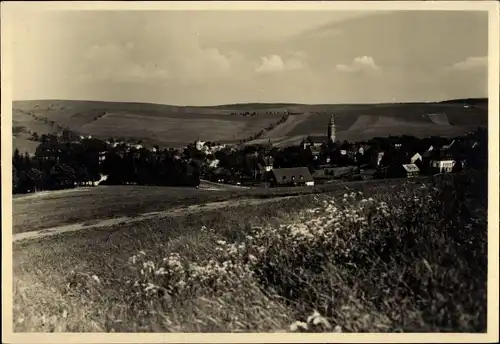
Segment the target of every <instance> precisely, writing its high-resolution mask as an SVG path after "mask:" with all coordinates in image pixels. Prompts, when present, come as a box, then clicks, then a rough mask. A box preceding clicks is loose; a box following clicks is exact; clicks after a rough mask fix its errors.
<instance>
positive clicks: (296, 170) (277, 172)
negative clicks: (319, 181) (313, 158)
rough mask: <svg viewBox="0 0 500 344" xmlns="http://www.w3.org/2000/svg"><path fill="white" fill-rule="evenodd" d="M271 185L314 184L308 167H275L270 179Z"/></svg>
mask: <svg viewBox="0 0 500 344" xmlns="http://www.w3.org/2000/svg"><path fill="white" fill-rule="evenodd" d="M268 182H269V184H270V185H271V186H303V185H307V186H314V179H313V177H312V175H311V172H309V169H308V168H307V167H291V168H275V169H273V170H272V173H271V175H270V176H269V180H268Z"/></svg>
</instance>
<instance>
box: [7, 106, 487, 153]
mask: <svg viewBox="0 0 500 344" xmlns="http://www.w3.org/2000/svg"><path fill="white" fill-rule="evenodd" d="M470 103H471V104H472V105H470V106H464V104H469V102H468V101H467V100H460V99H459V100H453V101H447V102H441V103H398V104H339V105H331V104H319V105H307V104H258V103H257V104H232V105H220V106H207V107H192V106H185V107H184V106H173V105H162V104H147V103H124V102H121V103H118V102H98V101H70V100H40V101H35V100H33V101H16V102H13V130H14V139H13V140H14V141H13V146H14V148H19V149H20V150H21V151H29V152H33V151H34V149H35V148H36V145H37V143H36V142H33V141H30V140H29V137H30V136H31V134H32V133H33V132H37V133H38V134H43V133H51V132H56V131H58V130H60V129H61V128H65V127H68V128H70V129H72V130H73V131H75V132H77V133H80V134H85V135H93V136H94V137H99V138H102V139H107V138H109V137H115V138H125V139H137V140H139V139H140V140H143V141H144V142H145V143H146V144H151V145H152V144H158V145H160V146H161V147H169V146H182V145H185V144H186V143H189V142H193V141H194V140H196V139H202V140H207V141H220V142H225V143H231V142H238V141H239V140H241V139H243V138H247V137H249V136H252V135H254V134H255V133H257V132H259V131H261V130H262V129H264V128H266V127H268V126H269V125H270V124H272V123H276V122H277V121H278V120H279V119H280V118H281V116H282V115H283V114H284V113H286V112H290V116H289V117H288V120H287V121H285V122H284V123H282V124H280V125H277V126H276V127H274V129H272V130H271V131H264V133H263V135H262V136H261V137H260V138H259V139H256V140H254V141H250V142H251V143H263V142H268V140H271V142H273V143H274V144H277V145H289V144H295V143H298V142H300V140H302V138H303V137H305V136H307V135H324V134H325V132H326V126H327V123H328V120H329V118H330V115H331V113H334V114H335V122H336V126H337V137H338V139H339V140H362V139H369V138H371V137H375V136H389V135H403V134H411V135H415V136H429V135H441V136H454V135H458V134H461V133H464V132H466V131H468V130H471V129H474V128H475V127H477V126H487V122H488V111H487V100H482V101H480V100H474V101H473V102H472V101H471V102H470ZM244 112H249V113H253V112H255V115H254V116H241V115H239V114H241V113H244ZM232 113H236V114H237V115H232Z"/></svg>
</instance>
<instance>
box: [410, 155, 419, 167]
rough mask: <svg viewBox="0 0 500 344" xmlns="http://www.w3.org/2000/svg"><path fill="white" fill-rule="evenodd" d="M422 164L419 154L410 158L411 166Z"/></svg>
mask: <svg viewBox="0 0 500 344" xmlns="http://www.w3.org/2000/svg"><path fill="white" fill-rule="evenodd" d="M419 160H420V162H422V156H421V155H420V153H415V154H414V155H413V156H412V157H411V158H410V161H411V163H412V164H414V163H415V162H417V161H419Z"/></svg>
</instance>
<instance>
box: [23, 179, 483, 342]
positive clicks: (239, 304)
mask: <svg viewBox="0 0 500 344" xmlns="http://www.w3.org/2000/svg"><path fill="white" fill-rule="evenodd" d="M486 180H487V179H486V175H485V174H484V175H482V174H480V173H468V174H465V175H455V176H447V177H443V178H439V179H436V180H433V181H428V180H418V181H413V182H405V183H404V184H403V185H401V183H400V184H399V185H398V184H392V185H390V184H385V185H383V186H382V187H379V188H376V187H372V188H370V189H369V190H368V189H364V188H365V186H363V184H358V185H357V190H354V192H351V193H349V194H338V193H337V194H332V193H330V194H321V195H301V196H298V197H295V198H290V199H286V200H282V201H279V202H275V203H268V204H265V205H264V206H252V207H246V208H237V207H236V208H231V209H230V210H229V209H228V211H227V212H221V211H218V212H213V213H210V212H207V213H205V214H203V215H202V216H201V215H196V216H189V214H187V215H186V216H185V217H182V218H166V219H161V220H158V221H153V222H152V221H148V222H144V223H134V224H133V225H132V224H131V225H121V226H119V227H118V226H117V227H116V228H108V229H105V230H104V229H103V230H94V231H92V232H78V233H74V234H71V235H64V236H60V237H55V238H50V239H47V240H44V241H40V242H34V243H25V244H15V245H14V329H15V331H57V332H60V331H63V332H73V331H75V332H88V331H99V332H100V331H107V332H130V331H134V332H147V331H166V332H169V331H181V332H197V331H204V332H227V331H244V332H267V331H337V332H339V331H343V332H398V331H404V332H434V331H439V332H451V331H453V332H484V331H486V285H487V281H486V273H487V225H486V220H487V214H486V209H487V208H486V203H487V199H486V198H487V185H486ZM363 193H365V194H368V193H369V195H370V197H364V196H363Z"/></svg>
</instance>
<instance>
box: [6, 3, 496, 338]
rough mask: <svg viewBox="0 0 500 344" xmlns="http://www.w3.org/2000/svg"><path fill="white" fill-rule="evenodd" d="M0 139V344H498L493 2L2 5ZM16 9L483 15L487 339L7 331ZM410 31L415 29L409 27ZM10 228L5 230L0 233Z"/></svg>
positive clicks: (431, 335) (433, 335)
mask: <svg viewBox="0 0 500 344" xmlns="http://www.w3.org/2000/svg"><path fill="white" fill-rule="evenodd" d="M0 6H1V7H0V8H1V32H2V39H1V47H2V51H1V54H2V55H1V66H2V69H1V80H2V81H1V82H2V84H1V92H2V93H1V99H2V104H1V106H2V112H1V114H2V116H1V133H2V135H1V137H2V145H1V150H2V155H1V157H2V159H1V161H2V164H1V167H2V184H3V185H2V207H3V208H2V215H3V216H2V228H3V230H2V242H3V247H2V258H3V259H2V260H3V264H2V282H3V283H2V285H3V286H4V288H2V289H3V290H2V311H3V313H2V320H3V321H2V341H3V342H6V343H14V342H15V343H40V344H42V343H59V342H60V343H88V342H100V343H101V342H102V343H124V342H126V343H141V342H150V343H163V342H167V341H169V342H176V343H190V342H196V343H227V342H230V343H248V342H255V343H281V342H288V343H305V342H310V343H326V342H353V343H355V342H356V343H361V342H383V343H402V342H408V343H417V342H418V343H421V342H447V343H458V342H460V343H462V342H498V323H499V319H498V306H499V304H498V258H499V255H498V243H499V235H498V224H499V216H498V210H499V203H498V197H499V188H498V187H499V186H498V182H499V139H498V126H499V118H498V117H499V113H500V112H499V93H500V92H499V85H500V75H499V74H500V72H499V70H500V68H499V67H500V63H499V31H500V26H499V4H498V2H496V1H408V2H405V1H359V2H357V1H351V2H348V1H346V2H343V1H340V2H318V1H315V2H313V1H311V2H309V1H308V2H305V1H294V2H291V1H290V2H287V1H272V2H271V1H269V2H267V1H266V2H261V1H258V2H257V1H248V2H225V1H224V2H222V1H214V2H202V1H200V2H174V1H172V2H118V1H113V2H91V1H88V2H86V1H71V2H70V1H67V2H7V3H6V2H2V3H1V5H0ZM18 10H29V11H35V10H36V11H41V10H78V11H81V10H151V11H157V10H238V11H241V10H267V11H269V10H273V11H274V10H275V11H290V10H294V11H295V10H303V11H312V10H315V11H316V10H322V11H324V10H351V11H353V10H356V11H359V10H366V11H380V10H391V11H397V10H426V11H427V10H456V11H470V10H482V11H489V21H490V23H489V24H490V25H489V56H488V58H489V59H488V61H489V90H488V91H489V93H488V94H489V123H488V130H489V180H488V182H489V205H488V213H489V221H488V240H489V245H488V254H489V256H488V262H489V264H488V332H487V333H486V334H441V333H418V334H282V333H274V334H218V333H213V334H194V333H192V334H191V333H190V334H187V333H186V334H182V333H181V334H168V335H167V334H117V333H113V334H112V333H109V334H78V333H73V334H67V333H65V334H29V333H13V332H12V288H6V287H5V286H9V285H12V259H11V258H12V245H11V243H12V233H11V232H12V231H11V227H12V179H11V178H12V173H11V164H12V162H11V156H12V136H11V135H12V109H11V100H12V93H11V92H12V90H11V83H10V82H11V74H10V73H11V70H10V68H11V65H12V64H11V62H12V61H11V56H10V44H11V38H10V37H9V29H10V22H11V21H12V20H15V13H16V11H18ZM416 29H417V28H416ZM7 228H10V230H6V229H7Z"/></svg>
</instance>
